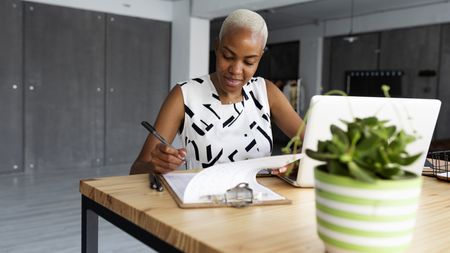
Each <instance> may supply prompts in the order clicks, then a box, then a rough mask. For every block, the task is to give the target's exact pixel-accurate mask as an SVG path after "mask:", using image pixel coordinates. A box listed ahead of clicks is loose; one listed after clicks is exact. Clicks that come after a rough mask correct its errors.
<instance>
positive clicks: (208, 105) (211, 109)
mask: <svg viewBox="0 0 450 253" xmlns="http://www.w3.org/2000/svg"><path fill="white" fill-rule="evenodd" d="M203 106H204V107H206V108H208V110H210V111H211V112H212V113H214V115H216V117H217V118H218V119H220V116H219V115H218V114H217V113H216V111H214V109H213V108H211V104H203Z"/></svg>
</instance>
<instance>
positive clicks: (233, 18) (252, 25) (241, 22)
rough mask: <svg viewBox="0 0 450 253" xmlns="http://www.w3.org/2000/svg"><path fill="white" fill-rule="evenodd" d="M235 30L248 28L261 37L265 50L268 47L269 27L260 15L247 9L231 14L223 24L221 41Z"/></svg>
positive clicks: (220, 34)
mask: <svg viewBox="0 0 450 253" xmlns="http://www.w3.org/2000/svg"><path fill="white" fill-rule="evenodd" d="M233 28H246V29H249V30H250V31H251V32H252V33H256V34H258V35H261V36H262V38H263V42H264V45H263V48H265V47H266V43H267V35H268V31H267V25H266V21H264V18H263V17H261V15H259V14H258V13H256V12H254V11H251V10H247V9H239V10H235V11H233V12H232V13H230V15H228V17H227V18H226V19H225V20H224V21H223V23H222V27H221V28H220V33H219V40H220V41H222V38H223V36H224V35H225V34H226V33H227V32H228V31H229V30H230V29H233Z"/></svg>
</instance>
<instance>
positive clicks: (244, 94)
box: [242, 90, 248, 100]
mask: <svg viewBox="0 0 450 253" xmlns="http://www.w3.org/2000/svg"><path fill="white" fill-rule="evenodd" d="M242 96H243V97H244V99H245V100H248V95H247V92H245V90H242Z"/></svg>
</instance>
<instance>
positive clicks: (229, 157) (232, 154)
mask: <svg viewBox="0 0 450 253" xmlns="http://www.w3.org/2000/svg"><path fill="white" fill-rule="evenodd" d="M237 152H238V151H237V149H235V150H234V151H233V153H231V154H230V155H229V156H228V159H230V161H231V162H234V155H235V154H237Z"/></svg>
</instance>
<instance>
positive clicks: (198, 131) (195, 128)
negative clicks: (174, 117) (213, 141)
mask: <svg viewBox="0 0 450 253" xmlns="http://www.w3.org/2000/svg"><path fill="white" fill-rule="evenodd" d="M192 128H194V130H195V132H197V133H198V135H201V136H203V135H205V132H203V130H201V129H200V127H198V126H197V125H196V124H195V123H192Z"/></svg>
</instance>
